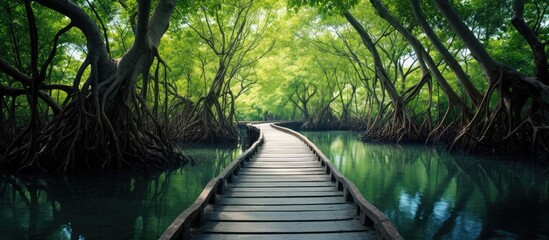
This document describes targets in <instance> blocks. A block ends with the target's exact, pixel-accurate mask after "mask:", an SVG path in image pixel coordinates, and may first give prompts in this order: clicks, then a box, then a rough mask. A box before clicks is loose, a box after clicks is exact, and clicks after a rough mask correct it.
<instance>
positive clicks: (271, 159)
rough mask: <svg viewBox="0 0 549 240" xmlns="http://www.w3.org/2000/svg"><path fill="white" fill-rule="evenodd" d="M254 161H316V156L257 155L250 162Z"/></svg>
mask: <svg viewBox="0 0 549 240" xmlns="http://www.w3.org/2000/svg"><path fill="white" fill-rule="evenodd" d="M253 162H295V163H310V162H316V158H315V157H313V156H310V157H280V158H275V157H270V158H267V157H257V158H254V159H252V160H251V161H250V163H253Z"/></svg>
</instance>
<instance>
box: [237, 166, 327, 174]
mask: <svg viewBox="0 0 549 240" xmlns="http://www.w3.org/2000/svg"><path fill="white" fill-rule="evenodd" d="M245 168H246V170H245V172H243V173H287V172H320V171H321V172H323V173H324V171H325V170H324V168H322V167H314V168H305V169H303V168H293V167H278V168H269V169H263V168H249V167H248V166H246V167H245Z"/></svg>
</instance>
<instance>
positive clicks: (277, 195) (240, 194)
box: [224, 191, 343, 198]
mask: <svg viewBox="0 0 549 240" xmlns="http://www.w3.org/2000/svg"><path fill="white" fill-rule="evenodd" d="M225 196H226V197H233V198H266V197H269V198H286V197H337V196H339V197H343V192H342V191H331V192H270V191H269V192H234V191H229V192H227V193H226V194H225V195H224V197H225Z"/></svg>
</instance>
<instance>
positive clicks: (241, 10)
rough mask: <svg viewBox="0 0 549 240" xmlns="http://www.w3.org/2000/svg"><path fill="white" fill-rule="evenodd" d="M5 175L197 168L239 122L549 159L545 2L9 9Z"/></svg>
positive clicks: (51, 2)
mask: <svg viewBox="0 0 549 240" xmlns="http://www.w3.org/2000/svg"><path fill="white" fill-rule="evenodd" d="M0 7H1V11H2V14H1V16H0V22H1V24H0V39H2V41H0V168H2V169H9V170H22V169H23V170H37V169H39V170H43V171H48V172H78V171H110V170H116V169H124V168H141V167H159V168H163V167H168V166H172V165H174V164H181V163H185V161H186V159H185V158H184V157H183V156H181V155H180V154H179V153H177V151H175V149H174V147H173V144H174V143H176V142H182V143H205V144H210V143H224V144H227V143H234V142H235V141H236V140H237V139H238V138H239V132H238V130H237V129H236V126H235V123H236V122H237V121H244V120H300V121H303V127H304V128H307V129H360V130H362V131H364V135H363V137H362V139H363V140H365V141H389V142H402V141H411V142H426V143H444V144H445V145H446V146H447V147H448V148H449V149H464V150H468V151H474V152H492V153H493V152H504V151H505V152H529V153H537V154H539V155H542V156H545V157H547V155H548V154H547V153H549V144H548V143H549V108H548V106H549V105H548V104H549V64H548V58H547V54H548V47H547V45H548V42H549V39H548V36H549V14H547V13H548V11H549V2H547V1H543V0H470V1H453V0H369V1H366V0H362V1H360V0H288V1H287V2H282V1H272V0H262V1H259V0H236V1H234V0H222V1H213V0H206V1H175V0H157V1H126V0H119V1H108V0H34V1H31V0H18V1H3V2H2V3H1V4H0Z"/></svg>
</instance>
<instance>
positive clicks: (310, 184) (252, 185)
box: [228, 181, 335, 188]
mask: <svg viewBox="0 0 549 240" xmlns="http://www.w3.org/2000/svg"><path fill="white" fill-rule="evenodd" d="M228 186H229V187H239V188H248V187H249V188H255V187H265V188H274V187H322V186H324V187H326V186H332V187H335V183H334V182H326V181H322V182H257V183H253V182H237V183H232V184H229V185H228Z"/></svg>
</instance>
